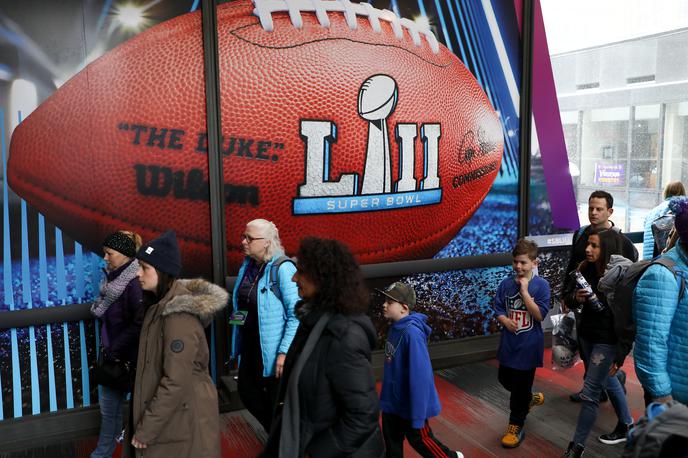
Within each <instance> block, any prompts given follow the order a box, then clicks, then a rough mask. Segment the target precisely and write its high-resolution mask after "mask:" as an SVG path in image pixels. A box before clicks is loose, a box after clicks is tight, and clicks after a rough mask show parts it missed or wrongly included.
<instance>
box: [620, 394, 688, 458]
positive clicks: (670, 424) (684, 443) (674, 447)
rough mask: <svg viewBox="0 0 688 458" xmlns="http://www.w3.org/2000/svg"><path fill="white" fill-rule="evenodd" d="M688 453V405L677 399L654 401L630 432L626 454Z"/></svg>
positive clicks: (666, 456) (627, 457) (629, 457)
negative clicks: (663, 401) (664, 401)
mask: <svg viewBox="0 0 688 458" xmlns="http://www.w3.org/2000/svg"><path fill="white" fill-rule="evenodd" d="M687 455H688V407H686V406H685V405H684V404H681V403H680V402H678V401H670V402H668V403H666V404H658V403H652V404H650V405H649V406H648V407H647V415H646V416H644V417H642V418H640V420H638V423H637V424H636V425H635V427H634V428H633V429H631V432H630V433H629V435H628V442H627V443H626V448H625V450H624V452H623V455H622V456H623V457H624V458H655V457H660V458H674V457H676V458H679V457H685V456H687Z"/></svg>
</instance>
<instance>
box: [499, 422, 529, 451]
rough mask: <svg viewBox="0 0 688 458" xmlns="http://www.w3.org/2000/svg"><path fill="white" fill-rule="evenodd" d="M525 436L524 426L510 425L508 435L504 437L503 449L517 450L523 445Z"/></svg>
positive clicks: (507, 430)
mask: <svg viewBox="0 0 688 458" xmlns="http://www.w3.org/2000/svg"><path fill="white" fill-rule="evenodd" d="M524 436H525V432H523V426H517V425H512V424H509V426H508V427H507V429H506V434H504V437H502V447H506V448H516V447H518V446H519V445H521V442H523V438H524Z"/></svg>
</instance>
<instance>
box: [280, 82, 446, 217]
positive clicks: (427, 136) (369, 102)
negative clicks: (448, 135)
mask: <svg viewBox="0 0 688 458" xmlns="http://www.w3.org/2000/svg"><path fill="white" fill-rule="evenodd" d="M397 100H398V89H397V83H396V82H395V81H394V79H392V78H391V77H389V76H387V75H373V76H371V77H370V78H368V79H367V80H365V81H364V82H363V84H362V85H361V88H360V90H359V92H358V114H359V116H361V117H362V118H363V119H365V120H366V121H368V144H367V147H366V160H365V169H364V171H363V182H362V183H361V186H360V192H359V182H358V174H357V173H345V174H342V175H341V176H340V177H339V180H337V181H332V180H330V171H329V165H330V154H331V153H332V151H331V150H332V143H333V142H334V141H335V140H336V139H337V125H336V124H335V123H334V122H332V121H314V120H302V121H301V131H300V133H301V137H302V138H303V141H304V143H305V149H306V176H305V183H304V184H302V185H300V186H299V187H298V196H297V197H296V198H295V199H294V207H293V211H294V214H295V215H312V214H331V213H350V212H365V211H377V210H392V209H397V208H406V207H417V206H421V205H430V204H436V203H439V202H440V201H441V199H442V190H441V189H440V178H439V176H438V166H439V164H438V160H439V151H438V144H439V138H440V134H441V132H440V125H439V124H436V123H434V124H431V123H428V124H421V126H420V132H419V129H418V125H417V124H415V123H398V124H397V125H396V127H395V129H394V138H395V140H396V142H397V145H398V147H399V148H398V149H399V161H398V163H399V173H398V179H397V181H395V182H394V183H393V182H392V151H391V149H390V140H389V134H388V131H387V118H389V116H390V115H391V114H392V112H393V111H394V109H395V108H396V105H397ZM419 134H420V141H421V142H422V144H423V178H422V179H421V180H420V181H419V182H418V181H417V180H416V178H415V176H414V165H415V160H414V159H415V143H416V139H417V138H418V136H419Z"/></svg>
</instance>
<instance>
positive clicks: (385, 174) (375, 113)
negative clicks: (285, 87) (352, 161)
mask: <svg viewBox="0 0 688 458" xmlns="http://www.w3.org/2000/svg"><path fill="white" fill-rule="evenodd" d="M397 97H398V91H397V83H396V82H395V81H394V80H393V79H392V78H390V77H389V76H387V75H373V76H371V77H370V78H368V79H367V80H365V81H364V82H363V84H362V85H361V89H360V90H359V92H358V114H359V116H361V117H362V118H363V119H365V120H367V121H368V148H367V154H366V161H365V169H364V172H363V187H362V189H361V194H385V193H389V192H392V157H391V151H390V149H389V136H388V134H387V118H388V117H389V115H390V114H392V112H393V111H394V108H396V106H397Z"/></svg>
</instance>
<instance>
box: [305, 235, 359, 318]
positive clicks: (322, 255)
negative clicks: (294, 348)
mask: <svg viewBox="0 0 688 458" xmlns="http://www.w3.org/2000/svg"><path fill="white" fill-rule="evenodd" d="M296 258H297V263H296V267H297V269H298V270H299V272H301V273H303V274H304V275H306V276H307V277H308V278H309V279H310V280H311V281H313V282H314V283H315V285H316V286H317V288H318V292H317V294H316V297H315V299H314V301H313V305H314V306H316V307H318V308H324V309H330V310H333V311H335V312H338V313H342V314H344V315H353V314H356V313H366V312H367V311H368V304H369V302H370V294H369V293H368V290H367V288H366V286H365V282H364V280H363V275H362V274H361V269H360V268H359V266H358V262H356V259H354V256H353V255H352V254H351V251H349V248H348V247H347V246H346V245H344V244H343V243H342V242H340V241H338V240H328V239H320V238H317V237H306V238H304V239H303V240H301V244H300V245H299V251H298V253H297V254H296Z"/></svg>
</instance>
